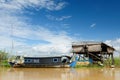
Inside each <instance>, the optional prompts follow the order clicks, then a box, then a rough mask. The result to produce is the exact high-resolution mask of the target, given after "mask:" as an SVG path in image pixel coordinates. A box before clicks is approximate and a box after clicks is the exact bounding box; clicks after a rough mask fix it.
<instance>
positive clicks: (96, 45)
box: [72, 41, 115, 65]
mask: <svg viewBox="0 0 120 80" xmlns="http://www.w3.org/2000/svg"><path fill="white" fill-rule="evenodd" d="M72 49H73V51H72V52H73V54H76V55H78V57H79V59H78V60H79V61H85V60H86V59H88V60H89V62H90V63H98V62H101V63H102V64H105V63H109V64H111V65H113V64H114V58H113V54H114V51H115V49H114V48H113V47H111V46H109V45H107V44H105V43H103V42H93V41H92V42H91V41H90V42H73V43H72Z"/></svg>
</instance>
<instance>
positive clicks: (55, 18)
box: [46, 15, 72, 21]
mask: <svg viewBox="0 0 120 80" xmlns="http://www.w3.org/2000/svg"><path fill="white" fill-rule="evenodd" d="M46 17H47V18H48V19H50V20H54V21H63V20H65V19H69V18H71V17H72V16H61V17H55V16H52V15H46Z"/></svg>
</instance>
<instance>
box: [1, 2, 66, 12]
mask: <svg viewBox="0 0 120 80" xmlns="http://www.w3.org/2000/svg"><path fill="white" fill-rule="evenodd" d="M66 4H67V3H66V2H63V1H60V2H55V1H54V0H0V8H4V9H6V10H9V11H10V10H21V9H24V8H28V7H33V8H35V9H41V8H45V9H48V10H52V11H53V10H60V9H62V8H63V7H65V5H66Z"/></svg>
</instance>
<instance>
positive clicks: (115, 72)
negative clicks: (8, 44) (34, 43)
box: [0, 67, 120, 80]
mask: <svg viewBox="0 0 120 80" xmlns="http://www.w3.org/2000/svg"><path fill="white" fill-rule="evenodd" d="M0 80H120V68H102V69H101V68H100V69H99V68H97V69H95V68H77V69H75V68H5V67H1V68H0Z"/></svg>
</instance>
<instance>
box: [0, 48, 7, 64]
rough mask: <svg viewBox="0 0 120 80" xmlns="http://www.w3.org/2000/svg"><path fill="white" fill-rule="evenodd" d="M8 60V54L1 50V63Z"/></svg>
mask: <svg viewBox="0 0 120 80" xmlns="http://www.w3.org/2000/svg"><path fill="white" fill-rule="evenodd" d="M7 59H8V53H6V52H5V51H1V50H0V62H1V61H2V60H7Z"/></svg>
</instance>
